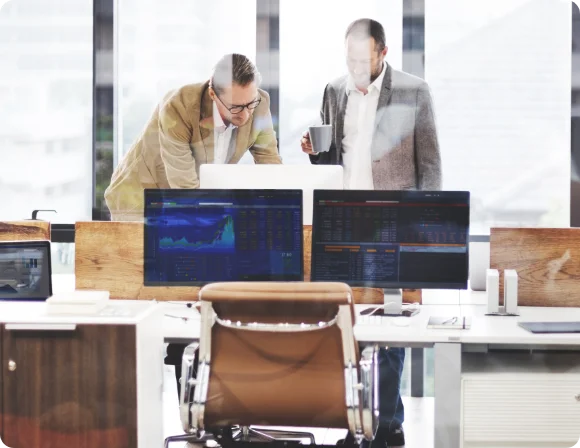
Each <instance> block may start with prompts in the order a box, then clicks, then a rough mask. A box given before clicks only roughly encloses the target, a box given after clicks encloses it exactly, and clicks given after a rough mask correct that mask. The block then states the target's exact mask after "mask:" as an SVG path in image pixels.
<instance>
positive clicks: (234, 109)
mask: <svg viewBox="0 0 580 448" xmlns="http://www.w3.org/2000/svg"><path fill="white" fill-rule="evenodd" d="M215 96H216V98H217V99H218V100H220V103H222V104H223V105H224V107H225V108H226V109H227V110H228V111H229V112H230V113H232V114H240V113H242V111H243V110H244V109H246V108H247V109H248V110H254V109H255V108H256V107H258V106H259V104H260V103H261V102H262V98H258V99H257V100H254V101H252V102H251V103H248V104H243V105H235V106H228V105H227V104H226V103H224V102H223V101H222V99H221V98H220V97H219V96H218V94H217V93H216V95H215Z"/></svg>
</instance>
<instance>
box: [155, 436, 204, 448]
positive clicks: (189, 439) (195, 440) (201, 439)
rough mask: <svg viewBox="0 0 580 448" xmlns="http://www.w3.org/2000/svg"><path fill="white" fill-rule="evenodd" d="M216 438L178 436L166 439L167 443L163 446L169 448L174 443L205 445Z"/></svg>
mask: <svg viewBox="0 0 580 448" xmlns="http://www.w3.org/2000/svg"><path fill="white" fill-rule="evenodd" d="M213 439H214V437H213V436H212V435H211V434H207V433H206V434H204V435H203V436H201V437H198V436H197V435H195V434H180V435H178V436H171V437H167V438H166V439H165V443H164V444H163V447H164V448H169V444H170V443H174V442H187V443H205V442H207V441H208V440H213Z"/></svg>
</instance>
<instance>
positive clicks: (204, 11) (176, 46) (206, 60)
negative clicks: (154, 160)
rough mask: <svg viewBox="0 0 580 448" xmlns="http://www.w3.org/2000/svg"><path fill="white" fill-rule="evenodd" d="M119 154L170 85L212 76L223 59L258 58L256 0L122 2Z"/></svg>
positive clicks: (124, 149) (203, 79)
mask: <svg viewBox="0 0 580 448" xmlns="http://www.w3.org/2000/svg"><path fill="white" fill-rule="evenodd" d="M119 8H120V10H119V18H118V19H119V46H118V58H119V80H118V82H119V84H118V85H117V88H118V89H119V90H118V91H119V92H120V93H121V95H120V99H119V113H120V116H119V117H117V118H118V122H117V124H118V128H119V129H120V131H121V132H120V133H119V134H120V135H119V141H118V142H117V144H118V147H117V148H118V151H119V152H118V155H119V159H121V158H122V156H123V155H124V154H126V153H127V151H128V150H129V149H130V147H131V145H132V144H133V142H134V141H135V139H136V138H137V137H138V135H139V134H140V133H141V132H142V131H143V128H144V126H145V124H146V123H147V120H148V119H149V118H150V117H151V114H152V113H153V111H154V109H155V107H156V106H157V104H158V102H159V100H161V99H162V98H163V96H164V95H165V94H166V93H167V92H168V91H170V90H172V89H175V88H179V87H181V86H183V85H185V84H191V83H197V82H203V81H206V80H207V79H209V76H210V74H211V70H212V68H213V66H214V65H215V63H216V62H217V61H218V59H219V58H220V57H221V56H223V55H224V54H226V53H233V52H236V53H242V54H245V55H246V56H248V57H249V58H250V59H252V60H254V61H255V59H256V58H255V56H256V2H255V0H254V1H252V0H249V1H243V2H233V1H231V0H214V1H212V2H207V1H205V0H170V1H164V2H161V1H155V2H142V1H140V0H126V1H125V0H123V2H119Z"/></svg>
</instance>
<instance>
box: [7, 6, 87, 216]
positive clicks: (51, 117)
mask: <svg viewBox="0 0 580 448" xmlns="http://www.w3.org/2000/svg"><path fill="white" fill-rule="evenodd" d="M2 3H4V2H2ZM92 20H93V2H92V0H60V1H58V2H47V1H46V0H17V1H14V0H13V1H9V2H8V3H6V4H5V5H4V6H3V7H2V8H1V9H0V30H2V31H1V33H0V54H2V57H1V59H2V70H0V92H7V93H8V94H7V95H3V96H2V102H3V104H2V106H3V107H2V108H1V109H0V141H2V145H0V160H2V162H1V163H0V179H1V182H0V196H2V198H3V202H2V208H1V209H0V220H16V219H24V218H28V217H30V214H31V212H32V210H33V209H54V210H57V212H58V214H56V215H54V216H51V220H52V221H53V222H65V223H67V222H68V223H71V222H74V221H75V220H82V219H90V217H91V203H92V151H91V135H92V77H93V71H92V67H93V66H92V33H93V28H92ZM65 87H66V88H65ZM70 141H74V142H75V144H74V146H70V151H68V152H63V151H61V150H60V148H62V147H63V145H67V143H66V142H70ZM68 182H75V185H77V188H75V189H74V190H70V191H65V192H63V191H62V189H61V188H60V187H61V186H62V185H64V184H66V183H68Z"/></svg>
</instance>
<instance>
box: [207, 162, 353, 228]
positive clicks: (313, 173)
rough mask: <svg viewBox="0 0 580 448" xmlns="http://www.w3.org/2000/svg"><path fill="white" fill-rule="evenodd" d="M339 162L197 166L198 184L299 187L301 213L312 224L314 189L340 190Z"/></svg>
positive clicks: (255, 187) (243, 188)
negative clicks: (198, 172) (198, 168)
mask: <svg viewBox="0 0 580 448" xmlns="http://www.w3.org/2000/svg"><path fill="white" fill-rule="evenodd" d="M342 178H343V173H342V166H340V165H234V164H232V165H221V164H219V165H218V164H216V165H214V164H203V165H201V166H200V174H199V182H200V188H207V189H211V188H213V189H220V190H223V189H227V190H233V189H242V190H251V189H272V190H283V189H288V190H302V192H303V193H302V197H303V199H302V216H303V223H304V224H305V225H312V195H313V193H312V192H313V190H342V189H343V179H342Z"/></svg>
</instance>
